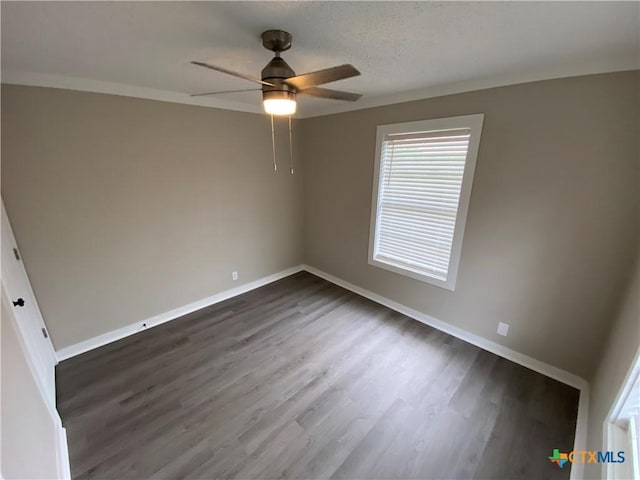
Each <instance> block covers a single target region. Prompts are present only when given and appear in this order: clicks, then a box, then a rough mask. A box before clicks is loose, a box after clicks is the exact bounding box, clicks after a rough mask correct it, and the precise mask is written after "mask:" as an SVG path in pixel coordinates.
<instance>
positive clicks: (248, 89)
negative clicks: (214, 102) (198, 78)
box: [189, 88, 262, 97]
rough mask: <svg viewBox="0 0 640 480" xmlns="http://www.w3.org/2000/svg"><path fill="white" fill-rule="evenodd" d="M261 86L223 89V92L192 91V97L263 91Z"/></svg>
mask: <svg viewBox="0 0 640 480" xmlns="http://www.w3.org/2000/svg"><path fill="white" fill-rule="evenodd" d="M261 91H262V89H261V88H244V89H242V90H223V91H221V92H203V93H191V94H189V96H190V97H204V96H206V95H219V94H221V93H240V92H261Z"/></svg>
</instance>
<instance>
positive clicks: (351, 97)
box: [298, 87, 362, 102]
mask: <svg viewBox="0 0 640 480" xmlns="http://www.w3.org/2000/svg"><path fill="white" fill-rule="evenodd" d="M298 95H308V96H310V97H319V98H328V99H331V100H346V101H347V102H355V101H357V100H359V99H360V97H362V95H361V94H360V93H351V92H341V91H339V90H330V89H328V88H318V87H310V88H305V89H304V90H300V91H299V92H298Z"/></svg>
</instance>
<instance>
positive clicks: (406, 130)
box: [369, 113, 484, 291]
mask: <svg viewBox="0 0 640 480" xmlns="http://www.w3.org/2000/svg"><path fill="white" fill-rule="evenodd" d="M483 121H484V114H482V113H475V114H471V115H461V116H457V117H448V118H433V119H428V120H419V121H416V122H405V123H394V124H389V125H378V127H377V129H376V152H375V161H374V169H373V189H372V194H371V218H370V223H369V265H373V266H374V267H378V268H384V269H385V270H390V271H392V272H395V273H398V274H400V275H404V276H407V277H410V278H413V279H415V280H419V281H421V282H426V283H430V284H432V285H436V286H438V287H442V288H446V289H447V290H452V291H453V290H455V287H456V278H457V276H458V267H459V264H460V256H461V254H462V240H463V238H464V229H465V225H466V222H467V211H468V209H469V201H470V199H471V188H472V186H473V177H474V175H475V169H476V160H477V158H478V150H479V147H480V136H481V134H482V124H483ZM454 132H457V133H454ZM460 132H462V133H464V134H467V132H468V135H469V138H468V143H467V150H466V152H465V155H464V160H463V161H462V162H460V160H458V159H457V158H456V160H451V159H449V162H450V163H449V164H448V165H449V167H450V168H452V169H456V168H457V166H458V165H459V164H460V163H462V176H461V179H460V182H461V184H460V191H459V193H458V198H457V199H456V201H454V200H453V199H451V200H448V199H447V197H450V196H453V195H454V188H451V189H450V190H447V191H446V194H445V195H444V197H441V198H440V203H442V204H443V206H442V207H439V208H441V210H440V211H439V212H440V213H441V214H443V215H447V214H448V212H449V211H450V210H454V209H455V202H457V209H456V210H455V215H454V216H453V236H452V239H451V243H450V244H449V247H450V251H449V252H448V254H447V255H445V254H444V253H443V254H442V255H440V254H434V257H435V259H433V260H431V261H429V262H427V263H426V264H421V263H420V262H416V261H415V260H414V259H413V258H412V257H413V256H415V255H418V256H420V253H419V252H420V247H419V245H420V244H421V242H420V241H419V239H417V238H416V236H415V235H414V236H413V237H414V238H413V239H414V241H413V242H411V243H412V246H411V248H417V249H418V250H414V251H412V252H410V253H408V254H405V253H398V252H397V251H395V248H393V247H398V248H400V249H401V250H402V249H404V248H409V247H407V244H406V242H404V241H401V242H400V244H398V243H396V242H395V237H396V233H395V229H396V228H399V227H397V226H396V227H395V228H394V227H391V230H393V231H394V233H393V234H391V235H390V236H389V235H388V233H389V231H388V230H387V228H389V227H390V226H391V225H390V224H396V223H397V222H403V224H404V225H403V226H404V227H406V228H407V229H408V230H413V229H414V228H415V229H424V228H426V230H427V232H426V233H429V232H432V231H434V230H436V231H437V230H439V229H440V228H441V227H442V226H443V224H442V223H440V221H436V220H428V221H429V222H432V223H431V224H430V225H429V226H427V227H423V226H422V225H423V222H425V221H427V220H426V219H427V217H428V215H427V216H426V217H425V216H424V213H425V212H422V213H421V214H417V215H419V217H416V218H413V220H415V221H417V223H414V222H413V220H409V219H407V218H406V217H394V215H393V214H389V213H386V214H383V213H381V211H382V210H383V205H384V204H385V203H386V202H387V200H386V196H387V195H388V190H389V189H391V191H392V192H393V193H392V194H391V195H392V199H391V201H390V202H391V203H393V204H397V203H399V202H403V201H406V200H405V199H399V198H397V196H396V195H402V194H404V193H406V192H407V190H406V189H407V188H408V189H409V190H408V191H410V192H414V193H415V192H421V191H422V190H421V189H431V188H433V183H429V182H433V180H434V179H433V178H429V179H426V178H425V177H423V176H422V175H420V174H418V175H417V180H416V179H414V180H411V182H412V183H410V184H409V183H408V182H409V180H407V179H406V178H404V184H402V183H400V184H399V185H403V187H400V188H401V189H402V188H404V189H405V190H403V191H402V193H398V190H397V189H398V188H399V185H396V184H395V182H394V180H393V179H392V177H393V176H394V173H393V172H394V171H395V170H396V169H397V168H399V169H400V170H399V172H400V173H398V175H401V176H402V175H405V174H406V168H407V167H406V164H407V161H408V158H412V159H413V156H414V155H415V153H414V152H412V153H411V154H409V155H407V154H406V153H405V154H403V153H401V152H402V148H403V147H402V146H396V147H393V146H392V147H391V148H390V149H389V148H388V147H386V145H387V144H388V143H390V144H391V145H395V143H393V142H394V141H397V140H402V141H406V140H408V139H411V140H419V141H422V142H424V143H422V144H421V147H424V146H425V145H427V142H428V141H429V138H433V136H434V135H437V136H440V137H443V136H446V135H461V133H460ZM459 138H460V137H459ZM401 143H402V142H400V144H401ZM459 143H461V142H458V145H459ZM440 145H446V144H443V143H441V144H440ZM415 146H416V145H415V144H414V145H413V148H415ZM438 148H442V147H438ZM456 148H457V150H460V149H461V148H462V147H461V146H458V147H456ZM394 149H395V155H394V153H392V152H394ZM399 152H400V153H399ZM387 155H389V156H390V157H391V158H387ZM396 156H397V157H399V158H398V160H395V162H398V161H400V163H404V164H405V167H396V168H394V165H395V162H394V158H395V157H396ZM387 164H389V166H387ZM428 164H429V161H428V160H427V161H426V162H414V161H413V160H412V163H411V167H410V169H411V171H415V169H419V168H421V167H419V166H418V165H428ZM431 168H432V167H428V168H427V169H426V170H424V171H422V173H423V174H425V175H430V172H431V170H430V169H431ZM384 171H387V172H388V174H387V175H386V176H385V174H384ZM403 172H404V173H403ZM387 182H390V185H387ZM407 185H408V186H407ZM425 191H426V190H425ZM429 191H430V194H433V190H429ZM410 203H411V205H412V206H413V203H412V202H410ZM434 208H435V207H434ZM416 209H417V207H416ZM389 215H390V216H389ZM385 218H386V219H387V220H386V221H385ZM429 218H430V217H429ZM446 218H447V221H446V223H445V225H446V228H448V227H449V223H448V222H449V221H451V218H450V217H448V216H447V217H446ZM387 221H388V222H390V224H388V223H386V222H387ZM423 233H425V232H423ZM380 237H383V238H386V240H387V241H388V242H391V243H392V244H393V247H392V248H391V253H389V252H388V251H387V253H386V254H385V253H384V251H382V250H383V249H384V247H381V246H380V244H379V242H380ZM418 237H419V235H418ZM445 241H446V236H445V237H441V238H440V240H439V241H438V242H437V243H439V242H443V243H444V242H445ZM433 245H434V244H433V243H432V242H425V243H424V244H422V246H423V247H425V246H426V248H431V247H433ZM440 262H446V263H447V266H446V272H444V275H443V276H442V277H441V276H440V275H441V274H442V272H439V271H438V270H437V268H436V267H437V265H439V263H440Z"/></svg>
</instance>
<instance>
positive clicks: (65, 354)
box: [56, 265, 304, 362]
mask: <svg viewBox="0 0 640 480" xmlns="http://www.w3.org/2000/svg"><path fill="white" fill-rule="evenodd" d="M302 270H304V268H303V266H302V265H297V266H295V267H291V268H287V269H286V270H282V271H280V272H277V273H274V274H272V275H268V276H266V277H263V278H259V279H258V280H254V281H252V282H249V283H245V284H243V285H240V286H238V287H234V288H230V289H229V290H225V291H223V292H220V293H216V294H214V295H211V296H210V297H207V298H203V299H201V300H197V301H195V302H192V303H189V304H187V305H183V306H182V307H178V308H174V309H173V310H169V311H168V312H164V313H161V314H159V315H155V316H153V317H151V318H147V319H145V320H140V321H137V322H135V323H131V324H129V325H127V326H125V327H122V328H118V329H116V330H112V331H110V332H107V333H103V334H102V335H98V336H96V337H93V338H90V339H88V340H84V341H82V342H78V343H76V344H74V345H70V346H68V347H65V348H62V349H60V350H57V351H56V355H57V357H58V361H60V362H61V361H62V360H66V359H68V358H71V357H75V356H76V355H80V354H81V353H85V352H88V351H89V350H93V349H95V348H98V347H102V346H103V345H107V344H108V343H111V342H115V341H117V340H120V339H122V338H125V337H128V336H130V335H134V334H135V333H138V332H141V331H144V330H146V329H149V328H152V327H155V326H157V325H161V324H163V323H166V322H169V321H171V320H175V319H177V318H180V317H182V316H184V315H187V314H189V313H192V312H195V311H197V310H200V309H202V308H205V307H208V306H210V305H214V304H216V303H219V302H222V301H223V300H227V299H229V298H232V297H235V296H237V295H241V294H243V293H246V292H249V291H251V290H255V289H256V288H259V287H262V286H264V285H266V284H268V283H271V282H275V281H276V280H280V279H281V278H284V277H288V276H289V275H293V274H294V273H298V272H301V271H302ZM145 325H146V327H145Z"/></svg>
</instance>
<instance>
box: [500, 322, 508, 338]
mask: <svg viewBox="0 0 640 480" xmlns="http://www.w3.org/2000/svg"><path fill="white" fill-rule="evenodd" d="M507 333H509V324H508V323H502V322H500V323H498V334H499V335H502V336H504V337H506V336H507Z"/></svg>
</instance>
